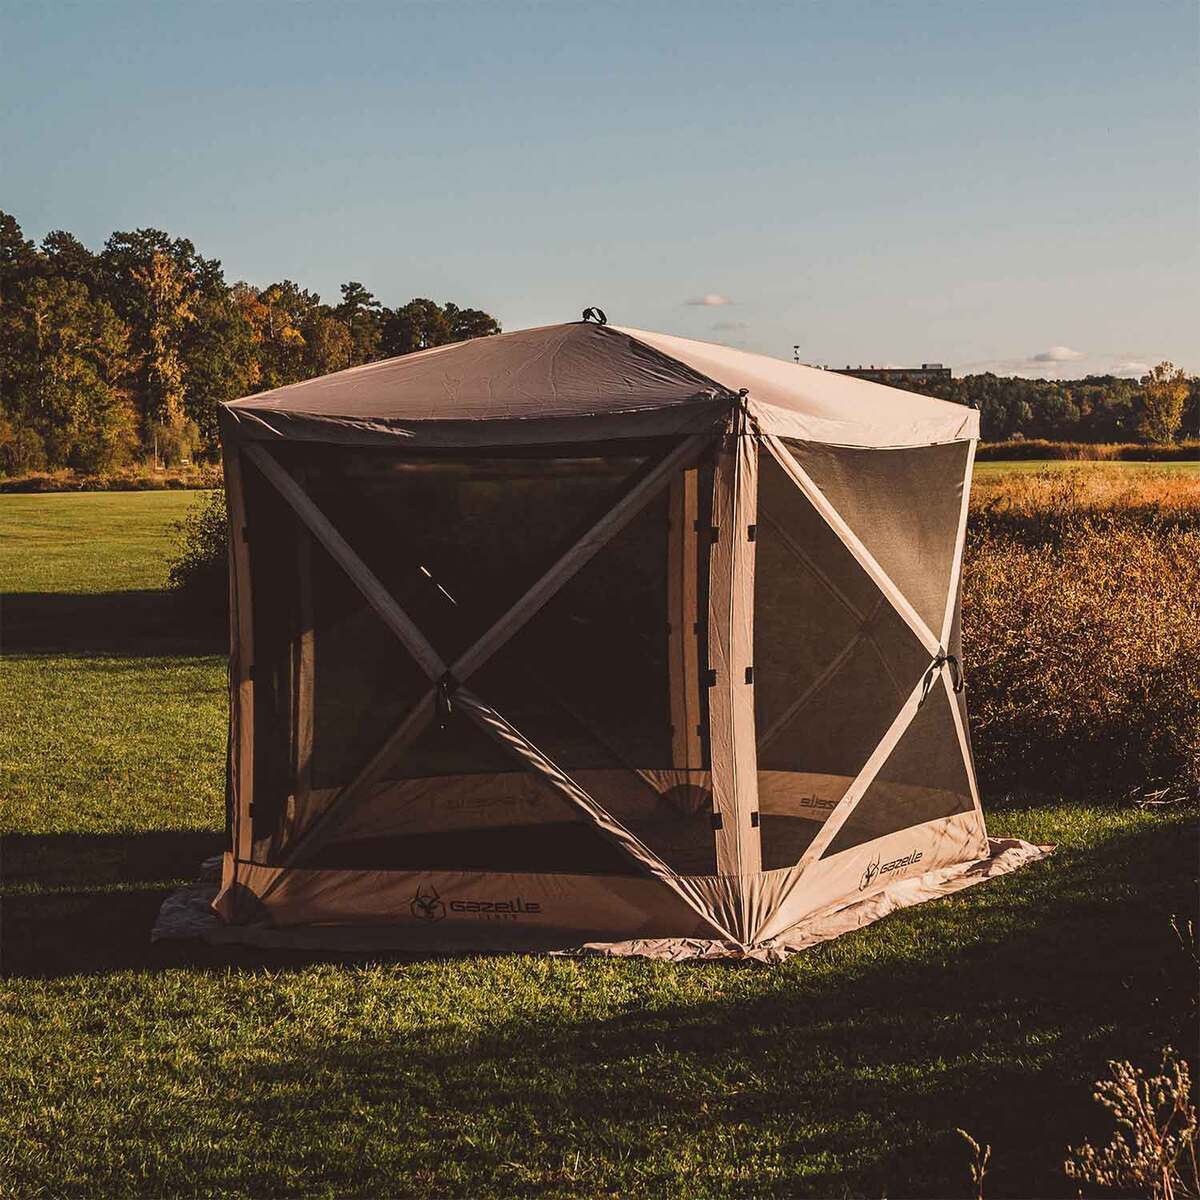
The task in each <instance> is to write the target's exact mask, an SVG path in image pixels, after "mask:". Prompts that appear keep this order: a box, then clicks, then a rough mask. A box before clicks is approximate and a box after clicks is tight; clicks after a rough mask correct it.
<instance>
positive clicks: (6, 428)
mask: <svg viewBox="0 0 1200 1200" xmlns="http://www.w3.org/2000/svg"><path fill="white" fill-rule="evenodd" d="M45 465H46V446H45V443H44V442H43V441H42V439H41V437H40V436H39V435H38V433H37V431H36V430H34V429H29V428H26V427H21V428H14V427H13V426H12V425H11V424H9V422H8V421H5V420H3V419H0V475H23V474H25V472H27V471H40V470H41V469H42V468H43V467H44V466H45Z"/></svg>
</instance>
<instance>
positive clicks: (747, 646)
mask: <svg viewBox="0 0 1200 1200" xmlns="http://www.w3.org/2000/svg"><path fill="white" fill-rule="evenodd" d="M757 492H758V442H757V439H756V438H754V437H752V436H750V435H749V434H747V433H744V432H741V427H740V425H739V426H738V431H737V432H734V433H732V434H731V435H730V437H728V438H727V439H726V440H725V443H724V445H723V446H722V448H721V450H720V453H719V456H718V460H717V468H716V472H715V475H714V480H713V500H712V514H713V516H712V527H713V534H712V536H713V538H714V539H715V541H714V544H713V548H712V553H711V556H710V568H709V569H710V575H709V599H708V644H709V684H710V686H709V705H708V708H709V718H708V719H709V741H710V747H711V750H710V753H711V759H712V782H713V807H714V810H715V812H716V814H717V817H718V818H719V822H718V828H717V871H718V872H719V873H720V874H723V875H750V874H756V873H757V872H758V871H759V870H760V863H761V855H760V851H759V841H758V829H757V825H754V824H752V821H753V820H756V816H752V814H757V811H758V787H757V776H758V766H757V757H756V750H755V742H754V687H753V654H754V627H753V614H754V542H753V540H752V528H753V526H754V523H755V507H756V503H757Z"/></svg>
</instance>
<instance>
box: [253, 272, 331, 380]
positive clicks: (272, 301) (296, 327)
mask: <svg viewBox="0 0 1200 1200" xmlns="http://www.w3.org/2000/svg"><path fill="white" fill-rule="evenodd" d="M234 291H235V293H236V296H235V298H236V300H237V303H238V306H239V308H240V309H241V311H242V314H243V315H244V316H245V318H246V319H247V321H248V322H249V323H250V327H251V329H252V330H253V331H254V337H255V339H256V342H257V345H258V362H259V378H258V381H257V384H256V390H260V391H261V390H264V389H270V388H277V387H284V386H286V385H287V384H289V383H297V382H299V381H300V380H301V379H306V378H308V374H309V373H308V371H307V370H306V369H305V361H304V356H305V348H306V344H305V340H304V333H303V326H304V324H305V323H306V321H307V320H308V319H309V318H310V317H312V316H313V315H314V314H315V313H317V312H319V310H320V304H321V298H320V296H318V295H317V294H316V293H315V292H310V291H308V290H307V289H306V288H302V287H299V286H298V285H297V284H295V283H293V282H292V281H291V280H290V279H284V280H283V281H282V282H280V283H272V284H270V285H269V286H268V287H265V288H263V289H262V291H255V290H254V289H253V288H251V287H247V286H245V285H239V286H238V287H237V288H235V289H234Z"/></svg>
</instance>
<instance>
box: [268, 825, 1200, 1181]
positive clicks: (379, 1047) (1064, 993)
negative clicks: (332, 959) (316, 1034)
mask: <svg viewBox="0 0 1200 1200" xmlns="http://www.w3.org/2000/svg"><path fill="white" fill-rule="evenodd" d="M1194 843H1195V836H1194V833H1192V832H1189V831H1188V830H1187V829H1186V827H1183V826H1180V825H1174V826H1168V827H1165V828H1164V827H1159V828H1155V829H1151V830H1148V831H1142V832H1138V833H1134V834H1130V835H1127V836H1124V837H1120V838H1116V839H1113V840H1111V841H1109V842H1107V843H1105V844H1104V845H1102V846H1100V847H1099V848H1098V849H1096V850H1093V851H1087V852H1083V851H1078V852H1071V851H1068V852H1066V853H1064V854H1063V856H1062V857H1061V858H1059V859H1057V860H1051V861H1050V862H1049V863H1046V864H1042V865H1039V866H1035V867H1032V868H1029V869H1028V870H1027V872H1025V873H1021V874H1018V875H1016V876H1014V877H1012V878H1011V879H1005V880H999V881H996V882H995V883H992V884H986V885H983V886H982V887H981V888H979V889H978V890H972V891H970V892H967V893H964V894H963V895H962V896H961V897H957V898H954V899H952V900H949V901H947V902H942V903H934V904H930V905H926V906H922V907H919V908H916V909H912V910H908V911H907V912H905V913H903V914H899V915H897V916H894V917H892V918H890V919H889V925H892V924H894V925H903V926H907V928H906V929H904V930H903V933H901V931H900V930H897V931H896V932H897V934H900V935H901V936H900V938H899V940H898V941H891V940H889V939H888V938H887V936H886V935H885V934H883V932H882V929H880V928H877V929H875V930H870V929H868V930H864V931H861V932H859V933H857V934H855V935H852V936H851V937H850V938H847V939H845V940H844V941H842V942H840V943H834V944H831V945H829V946H825V947H820V948H817V949H816V950H814V951H810V952H809V955H807V956H802V957H801V958H798V959H793V960H791V962H790V963H789V964H787V965H785V966H783V967H779V968H769V969H757V968H748V969H743V972H742V975H741V977H740V978H738V979H730V978H729V977H728V975H726V976H725V978H724V979H723V980H721V981H720V982H719V983H717V984H716V986H717V987H719V988H720V989H721V990H722V991H723V992H724V995H723V996H722V997H721V998H720V999H714V1000H711V1001H704V1000H701V1001H699V1002H696V1003H687V1004H665V1005H663V1004H660V1005H658V1006H657V1007H655V1006H653V1005H650V1006H642V1005H633V1006H631V1007H630V1008H629V1009H628V1011H626V1012H623V1013H621V1014H620V1015H617V1016H614V1017H612V1018H610V1019H607V1020H603V1021H590V1022H589V1021H574V1020H571V1019H570V1018H569V1017H567V1016H564V1015H562V1014H561V1012H560V1013H558V1014H556V1015H555V1017H554V1018H552V1019H547V1020H541V1021H538V1020H534V1021H530V1020H528V1019H523V1018H521V1017H520V1016H519V1015H514V1017H513V1018H512V1019H511V1020H509V1021H507V1022H505V1023H503V1024H500V1025H498V1026H496V1027H493V1028H491V1029H485V1030H484V1031H483V1032H480V1033H474V1034H472V1033H465V1034H464V1032H463V1030H462V1028H461V1027H460V1026H458V1025H455V1026H453V1027H448V1026H445V1025H434V1026H429V1027H425V1028H423V1029H420V1030H418V1031H416V1032H415V1033H414V1032H412V1031H408V1032H406V1033H405V1034H404V1035H403V1036H402V1037H397V1038H396V1039H395V1040H388V1039H374V1040H369V1041H368V1040H367V1039H360V1040H357V1041H356V1040H353V1039H350V1040H345V1041H340V1042H338V1043H336V1044H326V1045H316V1046H312V1047H309V1048H306V1052H305V1053H304V1054H303V1055H295V1056H291V1057H285V1058H282V1059H281V1060H278V1061H276V1062H275V1063H273V1064H271V1066H270V1067H269V1068H268V1071H267V1074H266V1075H265V1076H264V1077H263V1082H264V1083H266V1082H268V1081H269V1084H270V1094H271V1097H272V1101H271V1104H272V1107H271V1114H270V1116H271V1120H272V1121H274V1122H278V1123H279V1124H280V1127H282V1128H288V1127H290V1122H291V1121H292V1120H293V1119H294V1120H296V1121H302V1120H303V1116H304V1110H305V1109H306V1108H307V1107H308V1106H313V1107H314V1108H315V1109H316V1110H317V1111H322V1112H332V1111H339V1110H344V1109H345V1108H346V1106H347V1103H348V1098H349V1097H353V1100H354V1103H355V1104H362V1105H368V1106H371V1107H382V1108H389V1107H390V1108H391V1109H392V1110H393V1111H403V1112H406V1113H411V1112H413V1111H414V1110H415V1111H417V1112H420V1111H424V1112H425V1113H426V1114H427V1119H426V1123H425V1124H424V1126H423V1141H422V1144H421V1147H420V1148H419V1149H418V1150H416V1151H412V1150H411V1148H410V1151H409V1155H410V1157H409V1158H408V1159H407V1160H406V1165H405V1168H404V1169H405V1171H406V1172H408V1173H410V1175H409V1177H410V1178H411V1177H412V1176H411V1172H414V1171H416V1172H421V1174H420V1178H422V1179H423V1180H425V1181H426V1183H427V1186H428V1188H429V1190H431V1191H433V1192H434V1193H437V1192H438V1191H440V1190H443V1187H444V1189H445V1190H454V1189H453V1188H452V1187H450V1186H449V1182H450V1181H449V1180H448V1179H446V1178H445V1177H444V1176H439V1171H441V1170H443V1169H444V1168H442V1166H441V1164H442V1163H443V1162H445V1161H447V1160H448V1157H452V1156H453V1155H454V1154H455V1153H456V1152H458V1151H461V1146H462V1139H463V1137H464V1134H465V1133H466V1132H467V1131H472V1130H478V1131H483V1130H488V1131H489V1132H490V1131H491V1130H493V1129H496V1130H497V1131H498V1132H499V1133H500V1135H501V1136H500V1138H499V1140H498V1145H497V1150H496V1154H497V1158H498V1160H500V1161H497V1162H494V1163H491V1164H487V1163H484V1164H481V1166H482V1167H483V1169H484V1170H485V1171H488V1170H492V1169H496V1168H498V1167H502V1166H504V1165H511V1164H505V1163H504V1162H503V1161H502V1159H503V1156H504V1154H505V1153H507V1154H509V1155H511V1154H513V1153H514V1152H515V1149H516V1147H522V1148H523V1152H524V1153H525V1154H527V1155H536V1156H538V1158H539V1161H540V1162H542V1163H544V1164H545V1165H546V1167H547V1169H548V1170H549V1171H551V1172H552V1170H553V1168H552V1167H550V1166H549V1163H548V1162H547V1159H548V1158H549V1152H550V1151H551V1149H552V1148H553V1147H554V1131H556V1130H558V1131H562V1132H561V1134H560V1135H559V1139H558V1146H559V1148H562V1147H563V1141H562V1139H563V1138H564V1137H565V1139H566V1142H565V1144H566V1145H570V1146H571V1148H572V1150H574V1149H577V1148H580V1147H582V1150H583V1154H584V1159H585V1161H586V1160H587V1158H588V1156H589V1155H594V1156H597V1157H599V1156H604V1155H607V1157H608V1158H609V1159H610V1162H611V1161H614V1160H615V1161H625V1158H624V1156H626V1155H627V1156H628V1158H629V1159H630V1160H632V1161H638V1160H639V1159H640V1160H641V1161H642V1162H643V1163H644V1164H648V1163H650V1162H653V1161H654V1160H655V1158H656V1157H657V1159H658V1160H659V1162H661V1164H662V1165H661V1171H662V1174H661V1178H658V1179H655V1178H653V1177H651V1178H649V1179H648V1178H646V1177H644V1176H642V1177H638V1178H634V1177H632V1176H631V1177H629V1178H628V1179H626V1180H624V1186H623V1187H622V1188H621V1190H629V1188H630V1187H632V1186H636V1185H641V1186H644V1187H645V1188H646V1190H648V1191H650V1192H654V1193H657V1192H658V1191H659V1189H660V1188H661V1189H663V1190H671V1188H672V1186H674V1187H675V1188H677V1187H678V1184H679V1180H680V1178H681V1177H684V1176H686V1177H691V1178H693V1180H694V1182H695V1184H696V1186H697V1189H698V1192H699V1193H702V1194H710V1190H711V1191H717V1192H720V1191H725V1190H727V1191H729V1192H731V1193H732V1194H754V1195H764V1194H782V1195H805V1196H832V1195H843V1194H850V1195H867V1196H879V1195H887V1196H891V1197H902V1196H926V1197H927V1196H948V1195H964V1194H966V1193H967V1190H968V1174H967V1166H966V1163H967V1157H968V1155H967V1151H966V1147H965V1144H964V1143H963V1142H962V1141H961V1139H960V1138H959V1137H958V1136H957V1134H956V1133H955V1132H954V1131H955V1129H956V1128H958V1127H961V1128H965V1129H967V1130H968V1131H970V1132H971V1133H972V1134H974V1135H975V1136H976V1137H977V1138H979V1139H980V1140H982V1141H986V1142H988V1143H990V1144H992V1146H993V1148H994V1155H993V1166H992V1170H991V1173H990V1174H989V1177H988V1195H989V1197H1000V1196H1004V1195H1008V1196H1023V1197H1028V1196H1042V1197H1051V1196H1064V1197H1065V1196H1072V1195H1074V1194H1076V1193H1075V1188H1074V1185H1072V1184H1071V1183H1070V1181H1069V1180H1068V1179H1066V1177H1065V1176H1064V1174H1063V1172H1062V1161H1063V1156H1064V1153H1065V1149H1066V1147H1067V1146H1068V1145H1070V1144H1076V1145H1077V1144H1078V1143H1079V1142H1080V1141H1081V1140H1083V1139H1084V1138H1085V1137H1087V1136H1096V1135H1097V1134H1102V1133H1103V1131H1104V1130H1105V1129H1106V1118H1105V1117H1104V1115H1103V1114H1102V1112H1101V1110H1100V1109H1099V1108H1098V1107H1097V1106H1096V1105H1095V1104H1094V1103H1093V1101H1092V1098H1091V1092H1092V1087H1091V1085H1092V1082H1093V1081H1094V1080H1095V1079H1096V1078H1098V1077H1099V1076H1100V1075H1102V1074H1103V1073H1104V1064H1105V1061H1106V1060H1107V1059H1108V1058H1110V1057H1128V1056H1130V1055H1133V1056H1135V1057H1137V1056H1139V1055H1140V1056H1142V1057H1143V1058H1144V1059H1147V1060H1148V1059H1151V1058H1152V1057H1153V1051H1154V1048H1155V1047H1158V1046H1161V1045H1163V1044H1166V1043H1168V1042H1171V1043H1173V1044H1174V1045H1175V1046H1176V1047H1177V1048H1180V1049H1183V1050H1188V1049H1190V1047H1191V1044H1192V1040H1193V1038H1192V1035H1191V1026H1192V1021H1193V1014H1194V1008H1193V1007H1192V999H1191V998H1192V995H1193V994H1194V987H1195V981H1194V980H1193V979H1191V977H1190V975H1189V972H1188V967H1187V960H1186V958H1185V956H1184V955H1183V953H1182V951H1181V949H1180V947H1179V946H1178V945H1177V944H1176V943H1175V941H1174V938H1173V934H1172V932H1171V929H1170V919H1171V917H1172V915H1174V914H1175V913H1176V912H1178V911H1180V910H1181V909H1183V910H1187V909H1189V908H1190V907H1191V905H1192V903H1193V897H1192V891H1191V884H1190V876H1191V869H1190V868H1191V862H1192V859H1193V857H1194V855H1193V853H1192V848H1193V847H1194ZM871 939H876V940H877V950H876V952H874V953H862V950H864V949H865V947H866V945H867V944H869V941H870V940H871ZM856 951H858V953H856ZM597 969H598V970H604V969H607V968H606V967H597ZM671 969H675V968H671ZM691 969H692V970H700V971H708V972H714V971H720V972H725V971H727V968H726V967H722V966H719V965H715V964H711V965H695V966H693V967H692V968H691ZM289 1085H290V1086H289ZM281 1097H290V1098H291V1099H285V1100H284V1101H283V1104H282V1106H280V1105H279V1100H280V1098H281ZM289 1107H293V1108H294V1111H293V1112H289V1111H288V1109H289ZM506 1107H507V1108H509V1109H511V1115H509V1114H508V1113H506V1112H505V1111H504V1110H505V1108H506ZM429 1114H436V1116H437V1120H436V1121H432V1120H430V1119H428V1116H429ZM664 1130H665V1131H666V1136H664ZM532 1131H538V1133H539V1134H540V1138H539V1137H538V1136H536V1135H534V1134H533V1132H532ZM482 1137H483V1135H482V1134H481V1138H482ZM504 1138H511V1141H510V1142H509V1144H508V1147H507V1150H505V1143H504ZM531 1138H532V1140H529V1139H531ZM547 1143H549V1144H547ZM672 1143H674V1144H675V1145H680V1146H682V1145H686V1146H687V1147H688V1153H689V1154H691V1155H693V1156H694V1163H693V1166H692V1168H686V1167H685V1168H684V1169H683V1170H682V1172H681V1170H680V1166H679V1164H678V1163H675V1164H672V1165H670V1166H668V1164H667V1163H666V1162H665V1161H663V1147H664V1146H665V1145H668V1144H672ZM618 1150H619V1153H618ZM414 1155H415V1158H414ZM564 1161H565V1155H564ZM644 1169H645V1168H644ZM649 1169H650V1170H651V1175H652V1176H653V1170H654V1169H653V1168H649ZM729 1172H734V1174H733V1176H732V1177H731V1175H730V1174H729ZM481 1177H486V1176H481ZM739 1178H740V1184H739V1183H737V1182H734V1181H735V1180H738V1179H739ZM706 1180H709V1181H712V1182H714V1183H716V1186H715V1187H713V1188H712V1189H710V1188H709V1187H708V1186H707V1185H706V1183H705V1181H706ZM331 1182H332V1183H334V1184H335V1185H336V1183H337V1181H331ZM342 1182H343V1183H344V1182H346V1181H344V1180H343V1181H342ZM385 1182H386V1169H385V1171H384V1173H382V1174H380V1175H379V1176H378V1177H375V1178H373V1179H372V1178H365V1179H363V1178H356V1180H355V1183H356V1185H357V1184H365V1186H366V1189H367V1190H368V1191H370V1190H371V1188H372V1185H373V1184H374V1185H383V1184H384V1183H385ZM439 1182H440V1183H441V1184H442V1185H443V1187H439ZM568 1182H570V1181H569V1180H568V1179H567V1178H562V1179H559V1180H557V1181H554V1180H553V1179H552V1178H551V1179H550V1180H549V1181H548V1186H550V1187H551V1190H552V1188H553V1186H564V1185H566V1184H568ZM581 1182H582V1185H583V1188H584V1190H588V1183H589V1181H588V1180H587V1179H586V1178H585V1179H584V1180H582V1181H581ZM592 1183H593V1184H598V1183H599V1181H595V1180H594V1181H592ZM501 1190H503V1189H501ZM604 1190H607V1188H605V1189H604Z"/></svg>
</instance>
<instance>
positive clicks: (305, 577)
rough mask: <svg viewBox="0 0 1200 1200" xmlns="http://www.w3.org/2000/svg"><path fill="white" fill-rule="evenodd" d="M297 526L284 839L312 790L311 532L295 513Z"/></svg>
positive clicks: (312, 648)
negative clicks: (289, 772)
mask: <svg viewBox="0 0 1200 1200" xmlns="http://www.w3.org/2000/svg"><path fill="white" fill-rule="evenodd" d="M295 529H296V575H297V589H296V606H297V613H296V616H297V622H296V635H295V638H294V639H293V642H292V647H293V651H292V653H293V662H292V679H293V687H294V689H295V691H294V701H293V702H294V705H295V708H294V713H295V717H294V719H295V736H294V739H293V759H292V780H293V786H292V796H291V800H290V803H289V805H288V812H287V814H286V817H285V822H286V823H285V830H286V834H285V840H290V838H291V836H292V834H293V832H294V830H295V829H296V827H297V824H298V823H299V822H300V821H303V820H304V816H305V813H306V812H307V809H308V802H309V793H310V792H311V790H312V749H313V670H314V666H315V663H314V649H315V647H314V644H313V643H314V638H313V579H312V535H311V534H310V533H309V532H308V527H307V526H306V525H305V524H304V523H303V522H302V521H301V520H300V519H299V518H298V517H297V518H296V521H295Z"/></svg>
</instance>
